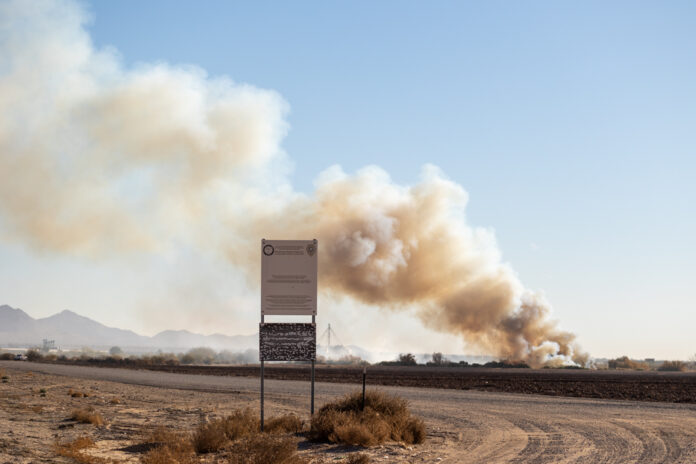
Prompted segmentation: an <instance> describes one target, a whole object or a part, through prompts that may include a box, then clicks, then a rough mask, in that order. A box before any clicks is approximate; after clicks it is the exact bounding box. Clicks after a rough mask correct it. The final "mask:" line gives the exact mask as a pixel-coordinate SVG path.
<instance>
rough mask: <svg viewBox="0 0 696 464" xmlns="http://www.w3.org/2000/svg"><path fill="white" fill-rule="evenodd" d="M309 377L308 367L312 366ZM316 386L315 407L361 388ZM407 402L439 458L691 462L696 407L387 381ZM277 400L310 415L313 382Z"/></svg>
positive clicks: (160, 383) (76, 369)
mask: <svg viewBox="0 0 696 464" xmlns="http://www.w3.org/2000/svg"><path fill="white" fill-rule="evenodd" d="M1 367H7V368H11V369H14V370H17V369H21V370H26V371H33V372H40V373H45V374H52V375H61V376H68V377H73V378H81V379H90V380H105V381H111V382H119V383H126V384H132V385H145V386H152V387H161V388H169V389H181V390H193V391H203V392H208V393H220V394H236V395H241V396H248V397H250V398H253V397H254V396H255V395H258V391H259V381H258V379H255V378H246V377H219V376H205V375H187V374H173V373H166V372H152V371H145V370H142V371H141V370H130V369H111V368H94V367H84V366H69V365H51V364H38V363H29V362H12V361H9V362H0V368H1ZM307 378H308V380H309V370H308V372H307ZM355 388H356V386H355V385H343V384H337V383H321V382H319V383H317V384H316V404H317V407H320V406H321V405H322V404H323V403H324V402H326V401H328V400H329V399H331V398H334V397H335V396H337V395H341V394H344V393H346V392H348V391H352V390H355ZM380 389H382V390H386V391H388V392H390V393H393V394H397V395H400V396H402V397H405V398H407V399H408V400H409V401H410V403H411V407H412V409H413V412H414V413H415V414H417V415H419V416H421V417H423V418H424V419H425V421H426V424H427V426H428V431H429V441H431V443H437V444H438V456H439V457H438V458H437V461H436V462H441V463H474V462H476V463H503V462H506V463H507V462H509V463H571V462H572V463H665V462H666V463H677V462H678V463H694V462H696V405H694V404H674V403H649V402H633V401H618V400H597V399H584V398H564V397H549V396H537V395H519V394H507V393H490V392H477V391H470V390H468V391H462V390H446V389H421V388H410V387H380ZM266 399H267V401H268V402H269V404H270V405H273V404H275V405H282V406H283V407H284V408H290V409H293V410H296V411H297V412H298V413H303V412H304V413H305V414H306V413H307V412H308V409H309V382H308V381H307V382H300V381H288V380H267V381H266Z"/></svg>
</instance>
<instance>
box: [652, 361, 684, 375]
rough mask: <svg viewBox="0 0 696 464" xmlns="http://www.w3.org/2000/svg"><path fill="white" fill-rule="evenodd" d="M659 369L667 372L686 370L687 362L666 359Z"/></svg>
mask: <svg viewBox="0 0 696 464" xmlns="http://www.w3.org/2000/svg"><path fill="white" fill-rule="evenodd" d="M657 370H658V371H666V372H684V371H685V370H686V363H685V362H683V361H665V362H663V363H662V364H661V365H660V367H658V368H657Z"/></svg>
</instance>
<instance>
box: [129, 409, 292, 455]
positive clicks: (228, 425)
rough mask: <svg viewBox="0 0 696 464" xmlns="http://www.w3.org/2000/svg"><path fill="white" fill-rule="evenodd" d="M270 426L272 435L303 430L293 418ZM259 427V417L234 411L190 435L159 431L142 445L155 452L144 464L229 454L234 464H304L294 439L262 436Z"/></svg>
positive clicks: (242, 411)
mask: <svg viewBox="0 0 696 464" xmlns="http://www.w3.org/2000/svg"><path fill="white" fill-rule="evenodd" d="M268 424H269V425H270V427H271V428H270V430H271V433H283V432H291V433H296V432H298V431H301V430H302V426H303V424H302V421H301V420H300V419H299V418H298V417H297V416H294V415H287V416H280V417H277V418H271V419H270V420H269V421H268ZM259 426H260V424H259V419H258V417H256V414H254V413H253V412H252V411H251V410H250V409H244V410H237V411H234V412H233V413H232V414H231V415H229V416H227V417H225V418H221V419H214V420H212V421H210V422H208V423H203V424H200V425H199V426H198V428H197V429H196V430H195V431H194V432H193V434H191V435H189V434H182V433H176V432H171V431H169V430H167V429H164V428H159V429H157V430H155V431H154V432H153V433H152V434H151V435H149V436H148V437H147V439H146V440H145V441H144V442H143V444H144V445H152V446H153V448H152V449H150V450H149V451H148V452H147V453H146V454H145V455H144V456H143V458H142V459H141V461H142V462H143V463H144V464H188V463H191V462H198V461H197V460H196V458H195V455H196V453H197V454H207V453H215V452H218V451H221V450H229V452H228V453H226V455H225V457H226V458H229V459H230V461H229V462H232V463H240V464H241V463H244V464H256V463H258V464H262V463H263V464H266V463H280V464H302V463H305V461H304V460H303V459H300V458H299V456H297V455H296V451H297V443H296V441H295V440H294V439H292V438H290V437H277V436H269V435H267V434H261V433H260V431H259ZM267 430H268V429H267ZM225 462H228V461H225Z"/></svg>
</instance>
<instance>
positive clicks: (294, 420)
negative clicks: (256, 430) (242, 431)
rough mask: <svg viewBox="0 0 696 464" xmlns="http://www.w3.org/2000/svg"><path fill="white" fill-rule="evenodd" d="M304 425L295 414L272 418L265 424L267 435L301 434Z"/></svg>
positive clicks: (264, 429) (264, 428)
mask: <svg viewBox="0 0 696 464" xmlns="http://www.w3.org/2000/svg"><path fill="white" fill-rule="evenodd" d="M303 425H304V423H303V422H302V420H301V419H300V418H299V417H297V416H296V415H294V414H286V415H285V416H278V417H272V418H270V419H268V420H267V421H265V422H264V424H263V431H264V432H265V433H300V432H302V427H303Z"/></svg>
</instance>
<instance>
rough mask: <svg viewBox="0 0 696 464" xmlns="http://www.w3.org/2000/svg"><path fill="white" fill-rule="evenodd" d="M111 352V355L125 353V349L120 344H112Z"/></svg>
mask: <svg viewBox="0 0 696 464" xmlns="http://www.w3.org/2000/svg"><path fill="white" fill-rule="evenodd" d="M109 354H110V355H111V356H120V355H122V354H123V350H122V349H121V347H120V346H112V347H111V348H109Z"/></svg>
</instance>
